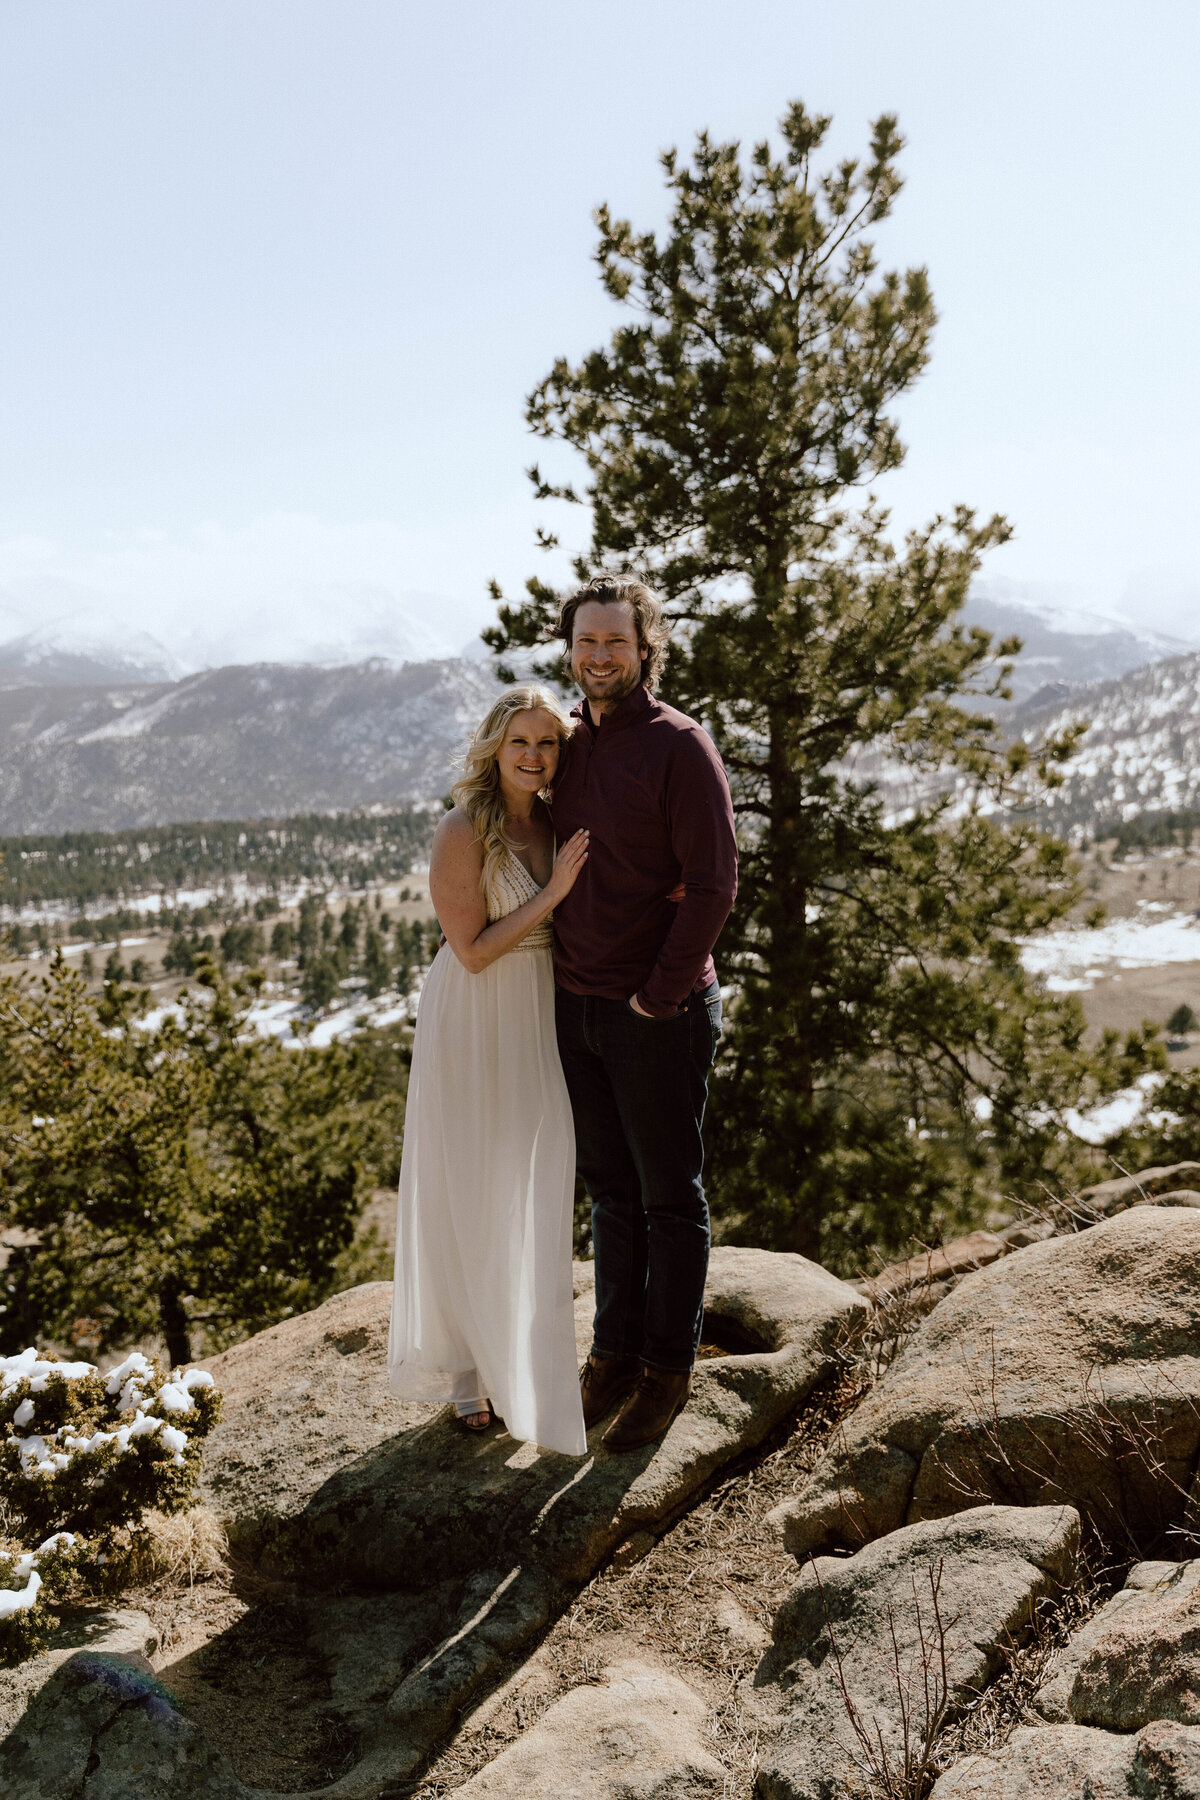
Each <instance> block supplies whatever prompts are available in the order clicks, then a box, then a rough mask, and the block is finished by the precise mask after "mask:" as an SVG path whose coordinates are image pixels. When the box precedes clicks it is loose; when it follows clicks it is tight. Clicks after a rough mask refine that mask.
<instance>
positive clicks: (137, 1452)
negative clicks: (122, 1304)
mask: <svg viewBox="0 0 1200 1800" xmlns="http://www.w3.org/2000/svg"><path fill="white" fill-rule="evenodd" d="M220 1403H221V1397H220V1394H219V1393H218V1391H217V1389H216V1388H215V1387H214V1386H213V1380H212V1376H211V1375H208V1374H206V1373H205V1372H204V1371H203V1370H201V1369H188V1370H186V1371H185V1370H182V1369H177V1370H175V1371H173V1372H172V1373H170V1374H169V1375H167V1374H164V1373H163V1372H162V1371H161V1370H160V1368H159V1367H158V1365H157V1363H156V1362H152V1361H151V1360H150V1359H149V1358H148V1357H145V1356H143V1355H141V1353H140V1352H138V1351H135V1352H134V1353H133V1354H132V1355H131V1356H127V1357H126V1358H125V1361H124V1362H123V1363H121V1364H120V1366H119V1367H118V1368H115V1369H111V1370H110V1371H109V1372H108V1373H107V1374H104V1375H101V1374H99V1373H98V1371H97V1370H96V1369H95V1368H94V1367H93V1365H92V1364H91V1363H84V1362H59V1361H58V1360H57V1359H55V1358H54V1357H50V1356H41V1355H39V1354H38V1352H37V1351H36V1350H23V1351H21V1353H20V1355H19V1356H6V1357H0V1506H2V1508H3V1514H4V1517H5V1520H6V1525H7V1529H8V1531H9V1532H10V1533H13V1534H14V1535H15V1534H17V1533H19V1534H20V1535H19V1539H18V1543H19V1544H28V1543H30V1542H31V1541H37V1540H38V1539H41V1540H42V1541H41V1543H40V1544H39V1547H38V1548H37V1549H36V1550H24V1549H21V1548H18V1547H17V1545H14V1544H12V1543H8V1544H0V1663H5V1662H7V1663H11V1662H15V1661H20V1660H21V1658H22V1657H23V1656H27V1655H29V1654H30V1652H31V1650H32V1649H34V1648H36V1646H37V1643H38V1641H39V1640H40V1637H41V1636H42V1635H43V1633H44V1625H43V1623H42V1619H43V1613H42V1608H43V1604H44V1603H45V1602H46V1601H48V1600H53V1599H54V1598H64V1597H66V1596H67V1595H68V1594H70V1593H72V1592H75V1591H79V1590H81V1589H83V1590H86V1589H88V1588H89V1587H90V1588H91V1589H93V1590H96V1589H98V1588H100V1587H102V1586H103V1585H104V1581H105V1570H106V1568H108V1567H110V1566H111V1560H112V1553H113V1549H114V1546H115V1545H116V1543H117V1541H118V1539H119V1538H120V1537H122V1536H128V1534H129V1533H132V1532H136V1530H137V1527H138V1525H139V1524H140V1522H141V1520H142V1517H143V1515H144V1514H145V1513H146V1512H147V1511H148V1510H149V1509H150V1508H154V1509H156V1510H157V1511H158V1512H162V1513H172V1512H179V1511H181V1510H182V1509H183V1508H185V1507H187V1506H189V1505H190V1504H191V1503H192V1501H193V1499H194V1497H195V1490H196V1480H197V1477H198V1476H199V1473H200V1460H201V1454H202V1452H201V1444H202V1441H203V1439H204V1438H205V1437H206V1436H207V1434H208V1432H209V1431H210V1430H211V1429H212V1427H213V1425H214V1424H215V1423H216V1420H217V1417H218V1415H219V1412H220Z"/></svg>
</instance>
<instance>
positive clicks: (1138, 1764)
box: [930, 1724, 1200, 1800]
mask: <svg viewBox="0 0 1200 1800" xmlns="http://www.w3.org/2000/svg"><path fill="white" fill-rule="evenodd" d="M930 1800H1200V1730H1196V1729H1195V1728H1194V1727H1192V1726H1190V1725H1171V1724H1156V1725H1147V1726H1146V1728H1145V1730H1144V1731H1139V1732H1138V1733H1137V1734H1136V1736H1133V1737H1118V1736H1117V1735H1116V1734H1115V1733H1113V1732H1110V1731H1095V1730H1092V1729H1089V1728H1088V1727H1087V1726H1085V1725H1047V1726H1045V1727H1044V1728H1042V1729H1041V1730H1038V1729H1037V1728H1036V1727H1031V1726H1026V1725H1022V1726H1020V1727H1018V1729H1017V1730H1016V1731H1015V1732H1014V1733H1013V1735H1012V1737H1011V1738H1010V1739H1009V1741H1008V1743H1007V1744H1005V1745H1004V1746H1003V1748H1001V1749H999V1750H996V1751H994V1752H992V1753H990V1754H989V1755H986V1756H967V1757H964V1758H963V1760H962V1762H960V1763H957V1764H956V1765H955V1767H954V1768H952V1769H949V1770H947V1772H946V1774H944V1775H943V1776H942V1777H941V1778H940V1780H939V1781H938V1782H937V1783H936V1784H935V1786H934V1789H933V1792H932V1794H931V1795H930Z"/></svg>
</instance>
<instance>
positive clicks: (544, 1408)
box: [388, 686, 587, 1456]
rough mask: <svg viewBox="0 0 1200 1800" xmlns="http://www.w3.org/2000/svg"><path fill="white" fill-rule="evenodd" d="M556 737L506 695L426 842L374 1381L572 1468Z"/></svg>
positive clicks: (548, 713)
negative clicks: (557, 983) (446, 1406)
mask: <svg viewBox="0 0 1200 1800" xmlns="http://www.w3.org/2000/svg"><path fill="white" fill-rule="evenodd" d="M569 733H570V723H569V721H568V720H567V718H566V715H565V714H564V713H563V711H562V708H561V707H560V706H559V704H558V702H557V701H556V700H555V699H554V697H553V696H552V695H551V694H549V693H547V692H546V691H545V690H544V689H542V688H539V687H532V686H522V687H514V688H510V689H509V690H508V691H507V693H505V694H504V695H503V696H502V697H501V698H500V699H499V700H497V702H496V704H495V705H494V706H493V707H492V709H491V711H490V712H489V713H488V715H487V718H486V719H485V720H484V721H483V723H482V725H481V726H480V727H479V729H478V731H477V732H476V733H475V737H474V740H473V742H472V744H471V747H470V750H469V751H468V753H467V760H466V767H465V769H464V772H463V777H462V780H461V781H459V782H458V783H456V785H455V787H454V790H453V798H454V802H455V805H454V810H453V811H452V812H449V813H447V815H446V817H445V818H444V819H443V820H442V822H441V824H440V825H439V826H438V829H437V833H436V835H435V837H434V840H433V855H432V858H431V862H430V870H429V891H430V897H431V898H432V900H433V904H434V908H435V910H436V912H437V916H438V919H439V921H440V923H441V927H442V931H443V932H444V934H445V938H446V942H445V943H444V944H443V946H442V948H441V949H440V950H439V951H438V953H437V956H436V957H435V958H434V961H433V966H432V967H431V969H430V971H429V974H428V976H427V977H426V980H425V987H424V990H423V992H422V994H421V1004H420V1008H419V1010H418V1013H417V1029H416V1036H415V1039H414V1042H413V1061H412V1074H411V1077H410V1080H409V1087H408V1110H407V1118H406V1122H405V1131H404V1154H403V1157H402V1159H401V1165H400V1200H399V1218H398V1227H397V1232H396V1286H395V1298H394V1300H393V1303H392V1328H391V1341H390V1345H389V1351H388V1367H389V1375H390V1383H391V1390H392V1392H393V1393H394V1394H396V1395H398V1396H400V1397H401V1398H403V1399H406V1400H435V1401H452V1402H453V1403H454V1406H455V1409H456V1411H457V1412H458V1415H459V1417H460V1418H462V1419H463V1421H464V1423H465V1424H466V1425H467V1427H468V1428H469V1429H472V1430H481V1431H483V1430H486V1429H487V1428H488V1426H489V1425H490V1424H491V1422H492V1419H493V1417H495V1416H498V1417H500V1418H502V1419H503V1420H504V1422H505V1424H506V1425H507V1427H508V1429H509V1431H510V1432H511V1433H512V1435H513V1436H514V1437H516V1438H523V1439H525V1440H527V1441H529V1442H533V1443H537V1444H541V1445H544V1446H545V1447H546V1448H547V1449H551V1450H559V1451H563V1452H565V1453H566V1454H567V1455H570V1456H582V1455H583V1454H584V1452H585V1450H586V1447H587V1446H586V1441H585V1438H584V1431H583V1411H582V1406H581V1403H580V1398H579V1380H578V1374H577V1369H576V1351H575V1331H574V1317H573V1305H572V1297H571V1215H572V1202H573V1197H574V1191H575V1134H574V1131H573V1129H572V1125H571V1109H570V1104H569V1101H568V1099H567V1090H566V1085H565V1083H564V1081H563V1075H562V1069H561V1068H560V1066H559V1061H558V1049H557V1045H556V1042H555V1032H554V968H553V952H552V941H553V940H552V935H551V929H550V917H551V914H552V912H553V910H554V908H555V906H556V905H557V904H558V902H559V901H560V900H561V899H562V898H563V896H564V895H565V894H568V893H569V892H570V890H571V887H572V886H573V884H574V882H575V878H576V876H577V875H578V874H579V871H580V870H581V869H582V867H583V865H584V862H585V861H586V859H587V833H586V832H584V831H580V832H577V833H576V834H575V836H574V837H573V838H572V839H571V840H570V841H569V842H568V843H566V844H564V845H563V847H562V849H561V850H560V851H559V853H558V857H557V859H556V858H555V854H554V832H553V828H552V826H551V824H550V815H549V813H548V812H547V810H546V805H545V802H544V800H543V798H542V795H543V794H544V792H545V790H546V789H547V788H548V787H549V786H550V784H551V782H552V781H553V779H554V772H555V770H556V768H557V767H558V761H559V757H560V755H561V753H562V750H563V748H564V745H565V742H566V739H567V737H568V735H569Z"/></svg>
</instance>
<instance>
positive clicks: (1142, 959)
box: [1021, 900, 1200, 994]
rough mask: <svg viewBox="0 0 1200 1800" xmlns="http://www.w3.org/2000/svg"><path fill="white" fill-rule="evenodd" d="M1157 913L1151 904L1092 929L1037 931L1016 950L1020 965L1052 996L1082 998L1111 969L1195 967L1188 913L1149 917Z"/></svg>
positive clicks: (1195, 933) (1199, 927)
mask: <svg viewBox="0 0 1200 1800" xmlns="http://www.w3.org/2000/svg"><path fill="white" fill-rule="evenodd" d="M1162 910H1164V909H1163V908H1162V906H1161V903H1160V902H1158V901H1153V900H1152V901H1148V902H1146V903H1144V904H1143V906H1142V907H1141V908H1140V910H1139V913H1138V915H1137V917H1135V918H1132V919H1114V920H1112V921H1111V923H1109V924H1107V925H1098V926H1096V927H1095V928H1094V929H1088V928H1087V927H1086V926H1064V927H1063V929H1062V930H1060V931H1047V932H1043V933H1042V934H1041V935H1040V936H1039V937H1036V938H1030V939H1028V940H1027V941H1026V943H1025V944H1024V945H1023V946H1022V948H1021V962H1022V964H1023V966H1024V967H1025V968H1026V969H1027V970H1028V971H1029V973H1030V974H1031V975H1040V976H1041V978H1042V980H1043V981H1044V982H1045V985H1046V987H1047V988H1048V989H1049V991H1050V992H1051V993H1053V994H1070V993H1083V992H1085V991H1086V990H1087V989H1088V988H1090V987H1093V986H1094V985H1095V983H1096V982H1097V981H1099V980H1100V978H1101V977H1102V976H1104V975H1110V974H1111V973H1112V972H1113V970H1114V969H1151V968H1157V967H1159V966H1161V965H1162V964H1164V963H1189V962H1200V920H1197V918H1196V917H1195V916H1194V915H1193V914H1191V913H1174V914H1172V915H1171V916H1170V917H1168V918H1152V917H1150V916H1149V915H1150V914H1152V913H1156V912H1160V911H1162Z"/></svg>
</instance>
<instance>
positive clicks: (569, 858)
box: [542, 831, 588, 906]
mask: <svg viewBox="0 0 1200 1800" xmlns="http://www.w3.org/2000/svg"><path fill="white" fill-rule="evenodd" d="M587 853H588V833H587V832H586V831H577V832H576V833H575V836H574V837H569V838H568V839H567V841H566V843H565V844H564V845H563V847H562V849H561V850H560V851H559V853H558V855H557V856H556V857H555V859H554V869H553V872H552V874H551V876H550V879H549V881H548V882H547V883H546V885H545V888H544V889H543V890H542V891H543V893H545V895H546V896H547V898H548V899H550V900H553V902H554V904H555V906H557V905H558V903H559V901H560V900H565V899H566V897H567V895H568V894H569V893H570V891H571V889H572V888H573V887H574V886H575V882H576V880H577V878H578V875H579V871H580V870H581V869H582V867H583V865H584V863H585V862H586V861H587Z"/></svg>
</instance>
